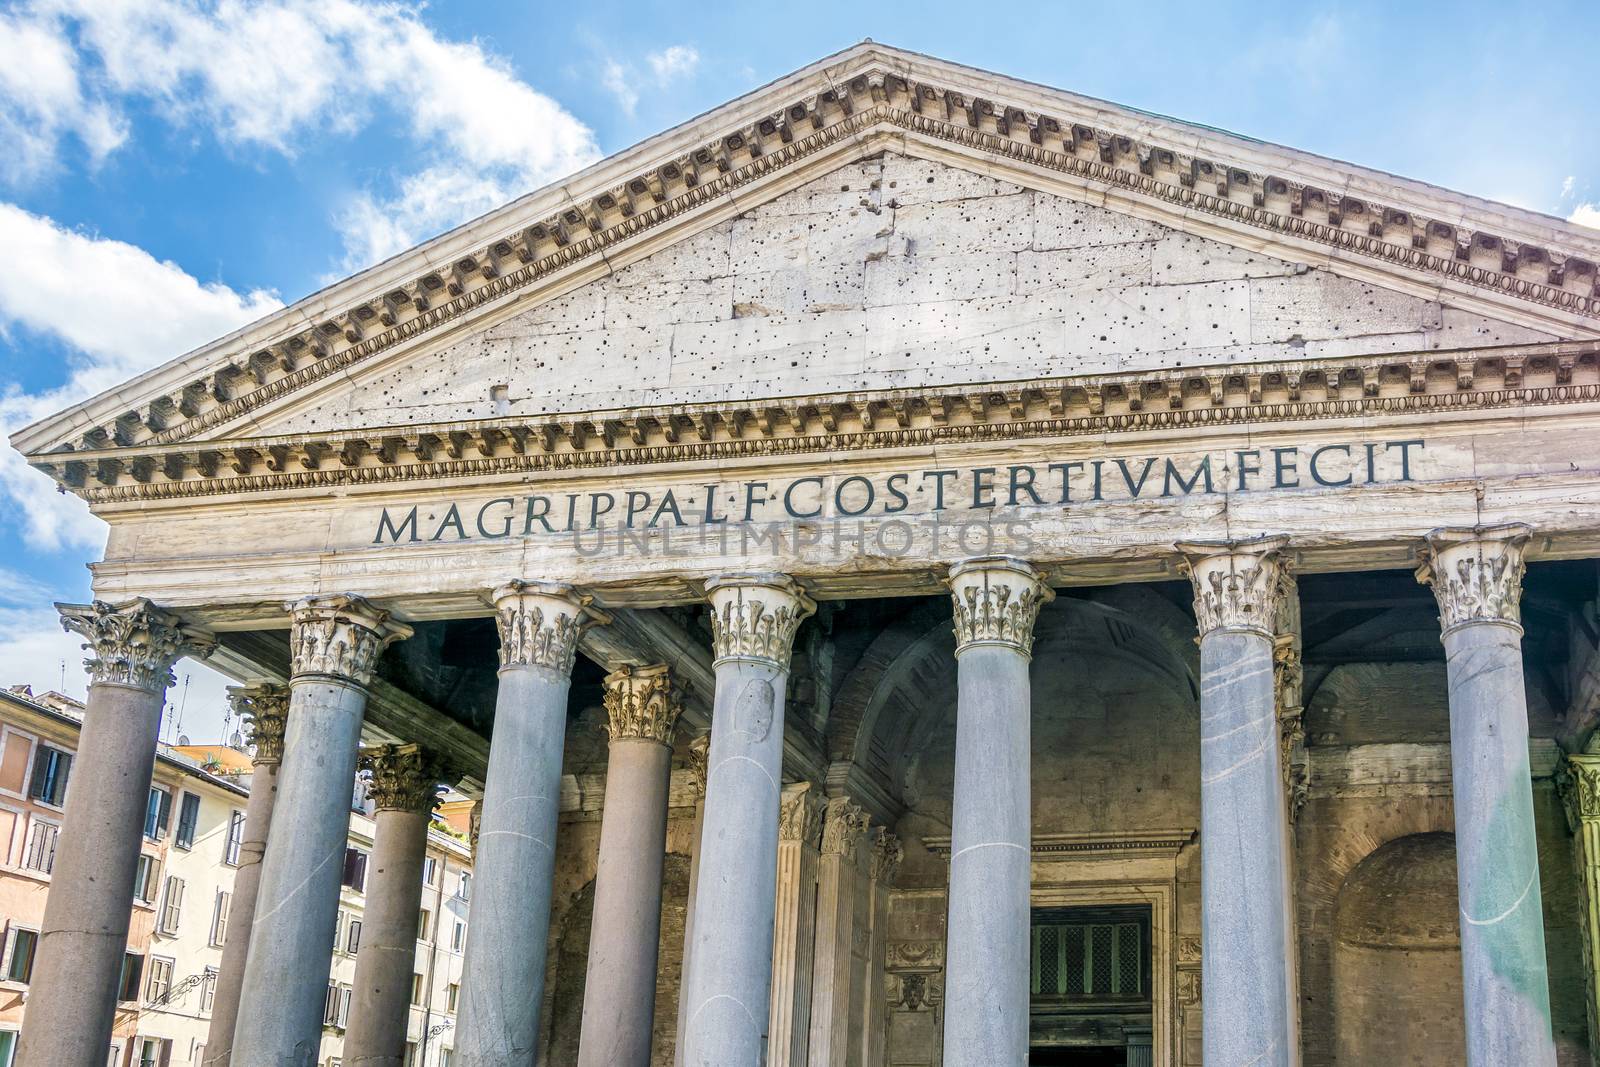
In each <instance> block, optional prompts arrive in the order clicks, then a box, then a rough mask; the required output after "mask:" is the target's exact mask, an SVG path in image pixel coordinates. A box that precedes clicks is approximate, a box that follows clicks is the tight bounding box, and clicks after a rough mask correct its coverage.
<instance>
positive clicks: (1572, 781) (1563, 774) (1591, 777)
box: [1556, 752, 1600, 833]
mask: <svg viewBox="0 0 1600 1067" xmlns="http://www.w3.org/2000/svg"><path fill="white" fill-rule="evenodd" d="M1556 786H1557V788H1558V789H1559V790H1560V791H1561V801H1562V804H1563V806H1565V808H1566V810H1567V825H1568V827H1569V828H1570V829H1571V830H1572V832H1573V833H1577V832H1578V828H1579V827H1581V826H1582V825H1583V824H1584V823H1596V822H1600V756H1591V755H1589V754H1588V753H1584V752H1569V753H1567V756H1566V758H1565V759H1563V760H1562V761H1561V767H1560V769H1559V770H1558V771H1557V772H1556Z"/></svg>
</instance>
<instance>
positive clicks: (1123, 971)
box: [1032, 908, 1150, 1000]
mask: <svg viewBox="0 0 1600 1067" xmlns="http://www.w3.org/2000/svg"><path fill="white" fill-rule="evenodd" d="M1141 913H1142V914H1141ZM1148 914H1149V912H1148V909H1142V908H1140V909H1120V908H1119V909H1113V908H1050V909H1041V910H1037V911H1035V912H1034V917H1033V945H1032V956H1033V969H1032V993H1033V995H1034V996H1042V997H1074V998H1089V999H1096V1000H1099V999H1127V998H1138V999H1148V998H1149V995H1150V994H1149V963H1148V961H1149V945H1150V927H1149V920H1148V918H1147V916H1148Z"/></svg>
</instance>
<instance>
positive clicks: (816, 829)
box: [767, 782, 823, 1067]
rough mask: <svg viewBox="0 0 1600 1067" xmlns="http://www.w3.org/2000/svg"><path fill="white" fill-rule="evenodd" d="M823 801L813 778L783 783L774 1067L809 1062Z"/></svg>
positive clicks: (770, 1030) (770, 1060)
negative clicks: (812, 781) (813, 954)
mask: <svg viewBox="0 0 1600 1067" xmlns="http://www.w3.org/2000/svg"><path fill="white" fill-rule="evenodd" d="M822 805H823V800H822V795H821V794H820V793H819V792H818V790H817V788H816V787H815V786H814V785H812V784H811V783H810V782H795V783H792V784H790V785H786V786H784V787H783V797H782V799H781V800H780V802H779V808H778V889H777V894H776V906H775V914H774V918H773V931H772V1007H771V1009H770V1010H769V1012H768V1020H767V1064H768V1067H805V1064H806V1060H807V1052H806V1050H807V1047H808V1045H809V1042H810V1038H811V976H812V947H813V943H814V941H815V938H816V924H817V855H818V854H817V847H818V839H819V837H820V836H821V833H822Z"/></svg>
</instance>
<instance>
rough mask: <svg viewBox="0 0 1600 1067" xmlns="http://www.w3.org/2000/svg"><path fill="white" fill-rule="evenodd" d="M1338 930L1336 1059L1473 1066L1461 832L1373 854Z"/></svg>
mask: <svg viewBox="0 0 1600 1067" xmlns="http://www.w3.org/2000/svg"><path fill="white" fill-rule="evenodd" d="M1334 929H1335V944H1334V951H1333V989H1332V994H1333V1015H1334V1019H1333V1022H1334V1026H1333V1032H1334V1035H1335V1038H1334V1040H1335V1047H1336V1052H1335V1055H1334V1062H1335V1063H1340V1064H1345V1063H1349V1064H1358V1063H1392V1064H1404V1065H1406V1067H1454V1065H1456V1064H1460V1063H1464V1062H1466V1038H1465V1032H1466V1031H1465V1023H1464V1021H1463V1015H1462V986H1461V928H1460V923H1459V920H1458V917H1457V908H1456V845H1455V835H1454V834H1449V833H1421V834H1410V835H1407V836H1405V837H1401V838H1396V839H1395V840H1393V841H1390V842H1389V843H1387V844H1385V845H1383V846H1382V847H1380V848H1378V849H1376V850H1375V851H1374V852H1372V853H1371V854H1370V855H1369V856H1367V858H1366V859H1364V860H1362V861H1361V862H1360V863H1359V864H1357V865H1356V867H1355V869H1354V870H1352V871H1351V872H1350V874H1349V876H1348V877H1346V878H1345V881H1344V885H1343V886H1342V887H1341V888H1340V890H1339V895H1338V900H1337V903H1336V906H1335V919H1334Z"/></svg>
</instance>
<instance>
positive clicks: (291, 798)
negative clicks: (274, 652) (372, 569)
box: [233, 594, 411, 1067]
mask: <svg viewBox="0 0 1600 1067" xmlns="http://www.w3.org/2000/svg"><path fill="white" fill-rule="evenodd" d="M285 607H286V608H287V609H288V610H289V611H290V612H291V614H292V616H293V620H294V623H293V630H292V631H291V633H290V637H289V670H290V675H289V723H288V728H287V731H286V733H285V736H284V743H283V770H282V771H281V772H280V773H279V777H278V799H277V803H276V804H275V806H274V807H275V810H274V811H273V816H272V821H273V823H274V824H275V825H277V826H278V827H280V828H282V827H289V828H291V832H283V831H282V830H281V829H280V832H278V833H273V834H269V836H268V838H267V851H266V856H265V858H264V859H263V860H262V863H261V886H260V888H259V889H258V890H257V893H256V914H255V921H254V923H253V924H252V927H251V930H250V948H249V950H248V952H247V953H246V955H245V965H244V985H243V988H242V989H241V990H240V993H239V1001H240V1004H241V1005H244V1006H245V1007H244V1008H243V1010H241V1011H240V1013H239V1020H238V1022H237V1023H236V1024H235V1026H234V1032H233V1064H234V1067H284V1065H286V1064H294V1065H302V1064H310V1063H313V1062H315V1060H316V1057H317V1047H318V1044H319V1043H320V1042H321V1039H322V1009H323V1000H324V999H325V997H326V995H327V985H328V968H329V965H330V964H331V962H332V957H331V955H330V953H329V949H330V947H331V946H332V945H333V935H334V928H335V927H336V926H337V925H338V920H339V880H340V875H341V874H342V872H343V869H344V865H343V860H344V850H345V843H346V841H348V839H349V827H350V797H351V791H352V790H353V788H354V785H355V776H356V752H357V749H358V747H359V738H360V735H361V716H362V713H363V712H364V711H365V709H366V706H367V690H366V685H367V683H368V682H369V681H370V680H371V678H372V668H373V664H374V663H376V661H377V659H378V654H379V653H380V652H382V651H383V649H384V648H385V647H387V646H388V645H389V644H390V643H392V642H394V641H397V640H400V639H401V638H405V637H409V636H410V635H411V628H410V627H408V626H403V625H400V624H399V623H394V622H391V621H390V620H389V613H388V612H387V611H383V610H381V609H379V608H376V607H374V606H372V605H371V604H369V603H367V601H365V600H363V599H361V598H360V597H355V596H348V595H345V594H334V595H329V596H312V597H306V598H305V599H303V600H298V601H295V602H293V603H290V604H287V605H285Z"/></svg>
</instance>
